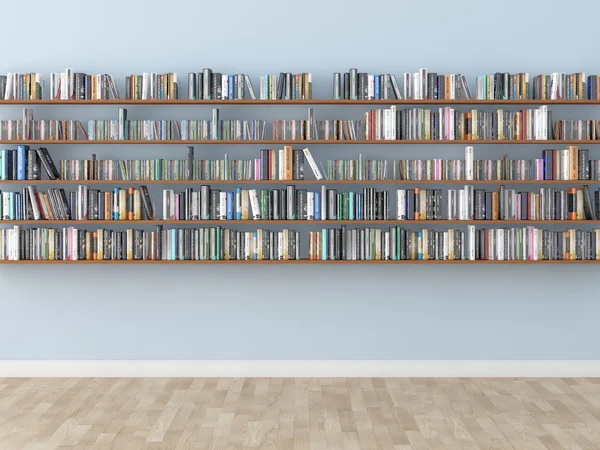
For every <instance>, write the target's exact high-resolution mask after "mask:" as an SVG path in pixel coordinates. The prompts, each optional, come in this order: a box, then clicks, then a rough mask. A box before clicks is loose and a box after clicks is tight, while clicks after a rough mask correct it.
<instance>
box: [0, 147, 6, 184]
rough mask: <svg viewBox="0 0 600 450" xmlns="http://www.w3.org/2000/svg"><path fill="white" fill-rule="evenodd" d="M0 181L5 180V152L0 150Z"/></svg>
mask: <svg viewBox="0 0 600 450" xmlns="http://www.w3.org/2000/svg"><path fill="white" fill-rule="evenodd" d="M0 180H6V150H0Z"/></svg>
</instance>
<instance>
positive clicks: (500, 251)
mask: <svg viewBox="0 0 600 450" xmlns="http://www.w3.org/2000/svg"><path fill="white" fill-rule="evenodd" d="M497 232H498V241H497V242H496V247H498V261H504V229H502V228H499V229H498V230H497Z"/></svg>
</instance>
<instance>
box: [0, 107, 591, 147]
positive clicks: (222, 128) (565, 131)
mask: <svg viewBox="0 0 600 450" xmlns="http://www.w3.org/2000/svg"><path fill="white" fill-rule="evenodd" d="M78 131H79V132H80V133H81V135H82V136H83V139H90V140H129V139H158V140H172V139H183V140H192V139H194V140H231V139H236V140H239V139H243V140H255V139H264V138H265V136H266V135H267V127H266V121H264V120H244V121H241V120H220V118H219V110H218V108H213V109H212V113H211V119H210V120H128V118H127V109H125V108H120V109H119V114H118V119H117V120H90V121H88V127H87V132H86V130H85V129H84V127H83V126H82V125H81V123H80V122H79V121H76V120H38V121H36V120H33V110H31V109H29V108H25V109H24V110H23V120H2V121H0V139H17V140H18V139H77V136H78V134H77V132H78ZM271 135H272V137H273V139H294V140H311V139H325V140H360V139H366V140H457V139H466V140H551V139H578V140H582V139H590V140H598V139H600V121H598V120H556V121H553V120H552V112H551V111H549V110H548V107H547V106H545V105H544V106H541V107H539V108H536V109H523V110H520V111H507V110H503V109H498V110H497V111H481V110H477V109H472V110H470V111H467V112H461V111H459V110H457V109H455V108H452V107H449V106H448V107H443V108H438V109H437V110H430V109H424V108H410V109H401V110H399V109H398V108H397V107H396V106H395V105H392V106H391V107H390V108H387V109H373V110H371V111H368V112H366V113H365V116H364V120H316V119H315V116H314V110H313V109H312V108H309V109H308V116H307V119H304V120H274V121H273V125H272V130H271Z"/></svg>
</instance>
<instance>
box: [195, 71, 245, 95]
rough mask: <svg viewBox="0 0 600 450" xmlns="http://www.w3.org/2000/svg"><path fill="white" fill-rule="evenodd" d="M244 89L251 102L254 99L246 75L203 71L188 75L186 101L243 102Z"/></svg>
mask: <svg viewBox="0 0 600 450" xmlns="http://www.w3.org/2000/svg"><path fill="white" fill-rule="evenodd" d="M246 89H247V90H248V94H249V96H250V98H251V99H252V100H254V99H256V95H255V93H254V88H253V87H252V82H251V81H250V77H249V76H248V75H244V74H242V73H238V74H235V75H227V74H224V73H219V72H213V71H212V69H203V70H202V72H198V73H197V74H196V73H195V72H190V73H188V99H190V100H244V99H245V98H246Z"/></svg>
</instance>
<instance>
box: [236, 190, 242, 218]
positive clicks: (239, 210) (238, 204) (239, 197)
mask: <svg viewBox="0 0 600 450" xmlns="http://www.w3.org/2000/svg"><path fill="white" fill-rule="evenodd" d="M235 220H242V188H235Z"/></svg>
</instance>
